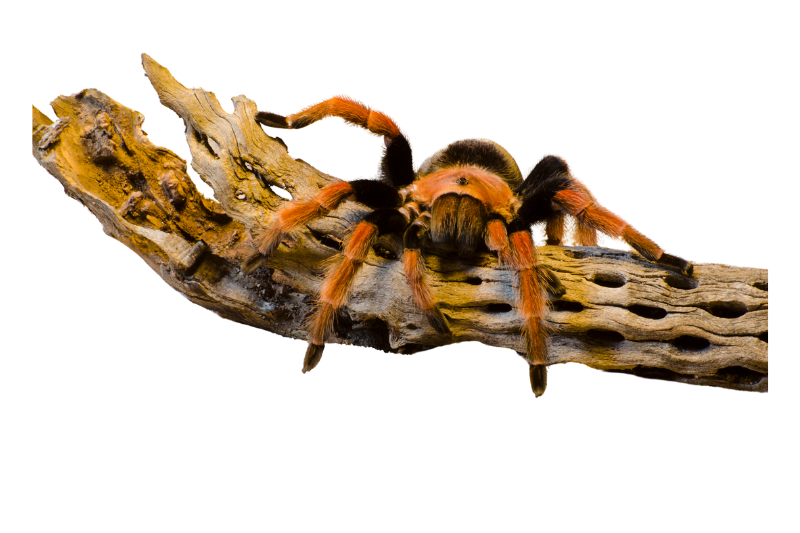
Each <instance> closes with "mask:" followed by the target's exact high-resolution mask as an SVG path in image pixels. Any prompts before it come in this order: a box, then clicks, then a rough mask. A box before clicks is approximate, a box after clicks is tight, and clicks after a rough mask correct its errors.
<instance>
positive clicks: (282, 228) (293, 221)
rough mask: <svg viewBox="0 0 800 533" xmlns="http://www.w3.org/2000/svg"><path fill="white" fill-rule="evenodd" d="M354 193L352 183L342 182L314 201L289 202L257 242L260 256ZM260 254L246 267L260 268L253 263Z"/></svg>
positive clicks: (255, 255)
mask: <svg viewBox="0 0 800 533" xmlns="http://www.w3.org/2000/svg"><path fill="white" fill-rule="evenodd" d="M354 192H355V191H354V190H353V187H352V185H351V184H350V183H348V182H346V181H340V182H338V183H333V184H331V185H328V186H327V187H324V188H323V189H322V190H321V191H320V192H319V194H318V195H317V196H316V197H315V198H314V199H313V200H309V201H307V202H289V203H288V204H286V205H284V206H283V207H282V208H281V209H280V210H279V211H278V212H277V214H276V215H275V218H274V219H272V223H271V224H270V225H269V227H268V228H267V231H265V232H264V234H263V235H261V236H260V237H259V238H258V240H257V241H256V246H257V247H258V254H260V255H262V256H266V255H269V254H270V253H272V251H273V250H274V249H275V248H276V247H277V246H278V244H279V243H280V242H281V239H282V238H283V237H284V235H286V234H287V233H289V232H290V231H293V230H295V229H297V228H298V227H300V226H302V225H303V224H306V223H308V222H309V221H311V220H313V219H315V218H317V217H320V216H322V215H325V214H327V213H328V212H330V211H332V210H333V209H335V208H336V207H337V206H338V205H339V204H340V203H342V201H343V200H344V199H345V198H347V196H349V195H351V194H353V193H354ZM258 254H254V255H253V257H251V258H250V259H248V260H247V262H246V265H247V266H258V262H257V261H256V262H255V263H254V262H253V260H257V259H259V257H258ZM251 264H252V265H251ZM245 270H246V271H249V270H252V268H246V269H245Z"/></svg>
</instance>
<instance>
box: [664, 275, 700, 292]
mask: <svg viewBox="0 0 800 533" xmlns="http://www.w3.org/2000/svg"><path fill="white" fill-rule="evenodd" d="M664 283H666V284H667V285H669V286H670V287H672V288H673V289H681V290H684V291H688V290H691V289H696V288H697V285H698V283H697V280H694V279H692V278H687V277H686V276H677V275H675V274H670V275H668V276H667V277H665V278H664Z"/></svg>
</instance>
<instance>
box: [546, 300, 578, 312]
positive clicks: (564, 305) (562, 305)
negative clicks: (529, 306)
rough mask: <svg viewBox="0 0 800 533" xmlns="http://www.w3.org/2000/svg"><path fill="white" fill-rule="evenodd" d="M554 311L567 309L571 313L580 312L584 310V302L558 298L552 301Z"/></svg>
mask: <svg viewBox="0 0 800 533" xmlns="http://www.w3.org/2000/svg"><path fill="white" fill-rule="evenodd" d="M552 306H553V310H554V311H567V312H569V313H580V312H581V311H583V304H581V303H580V302H571V301H569V300H556V301H554V302H553V303H552Z"/></svg>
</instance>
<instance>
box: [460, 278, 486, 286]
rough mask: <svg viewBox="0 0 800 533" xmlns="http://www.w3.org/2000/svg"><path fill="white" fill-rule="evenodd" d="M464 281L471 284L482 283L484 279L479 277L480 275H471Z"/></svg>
mask: <svg viewBox="0 0 800 533" xmlns="http://www.w3.org/2000/svg"><path fill="white" fill-rule="evenodd" d="M464 281H465V282H466V283H469V284H470V285H480V284H481V283H483V280H482V279H481V278H479V277H476V276H470V277H468V278H467V279H465V280H464Z"/></svg>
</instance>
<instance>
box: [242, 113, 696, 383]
mask: <svg viewBox="0 0 800 533" xmlns="http://www.w3.org/2000/svg"><path fill="white" fill-rule="evenodd" d="M329 116H336V117H341V118H343V119H344V120H345V121H347V122H349V123H351V124H355V125H357V126H361V127H363V128H366V129H367V130H369V131H370V132H372V133H374V134H376V135H382V136H383V138H384V141H385V143H386V150H385V153H384V156H383V159H382V160H381V175H380V178H379V179H375V180H369V179H361V180H355V181H350V182H346V181H343V182H339V183H334V184H332V185H328V186H327V187H325V188H323V189H322V190H321V191H320V192H319V194H318V195H317V196H316V198H314V199H313V200H310V201H305V202H299V201H292V202H289V203H287V204H286V205H285V206H284V207H283V208H282V209H281V210H280V211H279V212H278V213H277V214H276V216H275V218H274V219H273V221H272V223H271V225H270V226H269V228H268V229H267V231H266V232H265V233H264V234H263V235H261V236H260V237H259V238H258V240H257V245H258V252H259V253H257V254H255V255H254V256H253V258H252V259H251V260H250V261H248V263H246V266H245V270H247V269H248V268H253V266H254V264H256V263H260V261H258V259H261V258H262V257H263V256H266V255H268V254H270V252H272V251H273V250H274V249H275V248H276V247H277V246H278V244H279V243H280V242H281V239H282V237H283V236H285V235H286V234H287V233H289V232H291V231H293V230H295V229H296V228H298V227H299V226H302V225H304V224H306V223H308V222H309V221H310V220H312V219H313V218H315V217H319V216H322V215H324V214H326V213H328V212H329V211H331V210H332V209H335V208H336V207H337V206H338V205H339V204H340V203H341V202H342V201H343V200H345V199H346V198H352V199H354V200H355V201H357V202H360V203H362V204H364V205H366V206H368V207H370V208H371V209H373V211H371V212H370V213H369V214H368V215H366V216H365V217H364V218H363V219H362V220H361V221H360V222H359V223H358V224H357V225H356V226H355V227H354V228H353V231H352V233H351V234H350V236H349V238H348V239H347V241H346V242H345V245H344V248H343V251H342V254H341V255H342V256H343V257H342V258H341V261H340V262H339V263H338V264H337V265H336V266H335V267H334V268H332V269H331V270H330V271H329V272H328V273H327V274H326V276H325V280H324V282H323V283H322V289H321V291H320V295H319V303H318V305H317V308H316V311H315V312H314V314H313V315H312V317H311V321H310V327H309V332H308V341H309V346H308V350H307V351H306V356H305V361H304V363H303V372H307V371H309V370H311V369H312V368H314V367H315V366H316V365H317V363H319V361H320V358H321V357H322V350H323V348H324V343H325V339H326V338H327V337H328V335H329V334H330V333H331V330H332V328H333V322H334V318H335V316H336V313H337V311H338V310H339V308H340V307H342V306H343V305H344V304H345V303H346V302H347V299H348V296H349V294H350V289H351V287H352V284H353V280H354V278H355V276H356V275H357V274H358V271H359V269H360V267H361V265H362V264H363V262H364V260H365V259H366V257H367V254H368V252H369V250H370V248H372V246H373V245H374V244H375V241H376V239H377V238H378V237H379V236H381V235H384V234H389V233H395V234H402V235H403V244H404V252H403V265H404V267H405V274H406V277H407V278H408V284H409V286H410V288H411V293H412V294H413V297H414V301H415V302H416V304H417V306H418V307H419V308H420V309H421V310H422V311H423V312H424V313H425V314H426V315H427V317H428V320H429V321H430V323H431V325H432V326H433V327H434V328H435V329H436V331H438V332H440V333H444V334H448V333H449V332H450V329H449V326H448V321H447V318H446V317H445V315H444V314H442V312H441V310H440V309H439V306H438V305H437V302H436V300H435V298H434V295H433V292H432V290H431V286H430V282H429V278H428V273H427V269H426V267H425V261H424V258H423V256H424V253H425V251H426V250H429V249H436V250H439V251H443V252H448V253H451V254H456V255H461V256H463V255H470V254H474V253H476V252H478V251H480V250H485V249H487V248H488V250H491V251H492V252H495V253H496V254H497V258H498V260H499V262H500V264H501V265H502V266H504V267H506V268H509V269H511V270H513V271H514V273H515V277H516V280H515V281H516V284H515V289H516V298H517V305H516V310H517V313H519V315H520V316H521V317H522V319H523V321H524V324H525V325H524V334H525V340H526V348H527V360H528V363H529V365H530V380H531V387H532V388H533V392H534V394H536V396H540V395H541V394H542V393H544V390H545V387H546V385H547V370H546V369H547V367H546V365H547V333H546V327H545V325H544V317H545V310H546V295H545V291H544V285H545V284H548V285H555V286H558V285H560V284H559V283H558V281H557V280H556V279H555V277H554V276H553V275H552V274H548V273H544V272H541V271H540V270H539V269H537V266H536V251H535V248H534V245H533V239H532V235H531V226H532V225H533V224H536V223H541V222H543V223H544V224H545V231H546V234H547V244H554V245H558V244H561V241H562V238H563V236H564V226H565V217H566V216H567V215H570V216H572V217H575V229H576V240H577V242H578V243H579V244H580V245H583V246H595V245H596V244H597V230H600V231H601V232H603V233H605V234H606V235H609V236H612V237H622V238H623V239H624V240H625V241H626V242H627V243H628V244H630V245H631V246H632V247H633V248H634V249H635V250H636V251H638V252H639V253H640V254H642V255H643V256H644V257H645V258H646V259H648V260H650V261H656V262H659V263H663V264H667V265H671V266H673V267H677V268H679V269H681V270H682V271H683V272H685V273H687V274H690V273H691V269H692V266H691V264H690V263H688V262H687V261H685V260H683V259H681V258H678V257H675V256H672V255H669V254H666V253H664V250H662V249H661V248H659V247H658V245H657V244H656V243H654V242H653V241H651V240H650V239H648V238H647V237H645V236H644V235H642V234H641V233H639V232H638V231H636V230H635V229H634V228H633V227H631V226H630V225H628V223H627V222H625V221H624V220H622V219H621V218H620V217H618V216H617V215H615V214H614V213H612V212H610V211H609V210H607V209H605V208H604V207H602V206H600V205H599V204H598V203H597V201H596V200H595V199H594V197H593V196H592V194H591V193H590V192H589V190H588V189H587V188H586V187H585V186H584V185H583V184H582V183H581V182H579V181H578V180H576V179H575V178H573V177H572V175H571V174H570V171H569V167H568V166H567V164H566V163H565V162H564V160H562V159H561V158H559V157H556V156H552V155H550V156H547V157H545V158H544V159H542V160H541V161H539V163H538V164H537V165H536V166H535V167H534V168H533V170H532V171H531V172H530V174H528V177H527V178H525V179H524V180H523V179H522V174H521V172H520V170H519V168H518V167H517V164H516V162H515V161H514V159H513V158H512V157H511V156H510V155H509V154H508V152H506V151H505V150H504V149H503V148H502V147H500V146H499V145H497V144H495V143H493V142H491V141H487V140H465V141H458V142H455V143H453V144H451V145H449V146H448V147H446V148H445V149H443V150H441V151H439V152H437V153H436V154H434V155H433V156H431V157H430V158H428V159H427V160H426V161H425V162H424V163H423V164H422V166H421V167H420V168H419V170H417V171H416V172H415V171H414V168H413V165H412V160H411V147H410V146H409V144H408V140H406V138H405V136H404V135H403V134H402V133H401V132H400V130H399V128H398V127H397V125H396V124H395V123H394V122H393V121H392V120H391V119H390V118H389V117H387V116H386V115H384V114H383V113H379V112H377V111H373V110H371V109H370V108H368V107H366V106H364V105H363V104H360V103H358V102H356V101H354V100H351V99H349V98H346V97H336V98H331V99H330V100H326V101H324V102H322V103H319V104H317V105H314V106H311V107H309V108H307V109H304V110H303V111H300V112H299V113H295V114H293V115H289V116H286V117H283V116H280V115H276V114H273V113H266V112H259V113H258V114H257V115H256V120H258V121H259V122H260V123H262V124H264V125H266V126H270V127H273V128H291V129H298V128H304V127H306V126H308V125H309V124H312V123H314V122H316V121H318V120H320V119H323V118H325V117H329Z"/></svg>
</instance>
